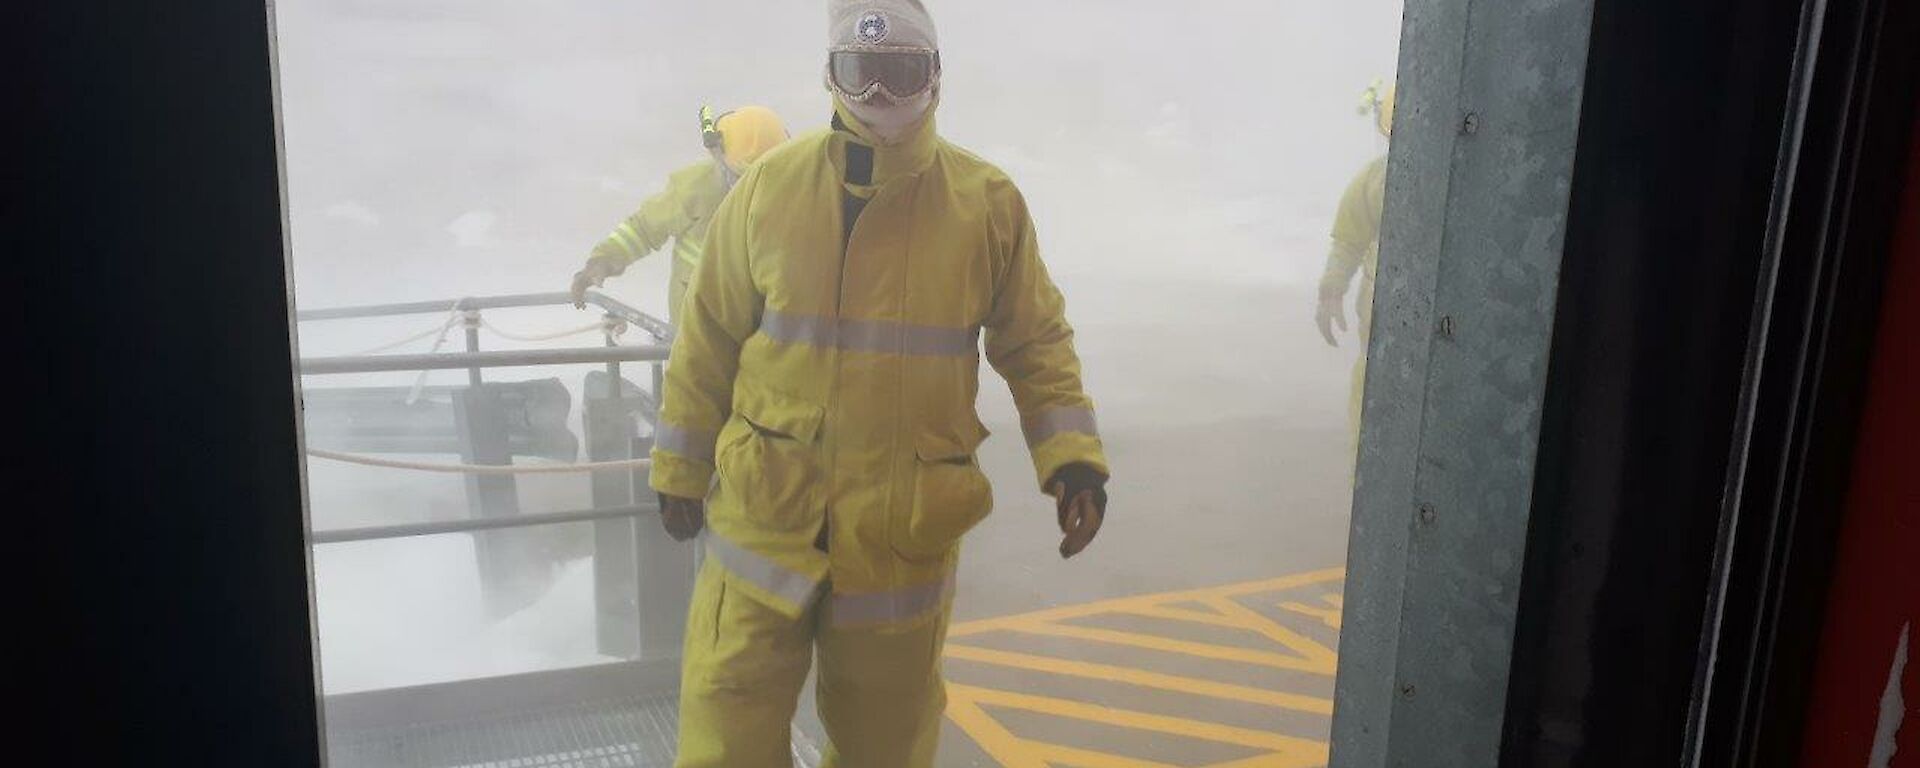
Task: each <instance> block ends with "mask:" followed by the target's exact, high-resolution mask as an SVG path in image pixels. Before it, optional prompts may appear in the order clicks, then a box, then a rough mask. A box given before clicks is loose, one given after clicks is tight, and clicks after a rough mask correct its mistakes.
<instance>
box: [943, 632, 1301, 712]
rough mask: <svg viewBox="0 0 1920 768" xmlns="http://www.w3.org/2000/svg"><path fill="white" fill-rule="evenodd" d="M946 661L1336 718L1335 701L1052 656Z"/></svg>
mask: <svg viewBox="0 0 1920 768" xmlns="http://www.w3.org/2000/svg"><path fill="white" fill-rule="evenodd" d="M946 655H947V658H950V659H963V660H966V661H977V662H980V663H983V664H994V665H998V666H1002V667H1012V668H1014V669H1024V670H1029V671H1033V672H1047V673H1051V674H1056V675H1067V676H1070V677H1082V678H1087V679H1090V680H1112V681H1115V682H1121V683H1127V684H1129V685H1138V686H1141V687H1145V688H1155V689H1159V690H1162V691H1173V692H1175V693H1188V694H1193V695H1195V696H1205V697H1208V698H1214V699H1227V700H1230V701H1241V702H1246V703H1249V704H1262V705H1266V706H1270V707H1279V708H1281V709H1289V710H1293V711H1296V712H1307V713H1311V714H1316V715H1331V714H1333V701H1332V700H1331V699H1323V698H1320V697H1317V696H1303V695H1301V694H1297V693H1285V692H1282V691H1269V690H1263V689H1260V688H1253V687H1249V686H1244V685H1233V684H1231V683H1221V682H1216V681H1213V680H1202V679H1199V678H1195V677H1183V676H1180V675H1167V674H1161V673H1158V672H1148V671H1145V670H1140V669H1131V668H1128V667H1116V666H1111V665H1107V664H1094V663H1091V662H1085V661H1070V660H1067V659H1057V658H1053V657H1049V656H1036V655H1033V654H1027V653H1015V652H1012V651H1000V650H994V649H991V648H976V647H974V646H971V645H951V644H950V645H948V646H947V653H946Z"/></svg>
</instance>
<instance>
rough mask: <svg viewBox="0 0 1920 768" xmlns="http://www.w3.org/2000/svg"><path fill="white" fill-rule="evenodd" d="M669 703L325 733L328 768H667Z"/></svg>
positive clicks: (672, 726) (671, 722)
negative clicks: (330, 767) (326, 735)
mask: <svg viewBox="0 0 1920 768" xmlns="http://www.w3.org/2000/svg"><path fill="white" fill-rule="evenodd" d="M678 726H679V717H678V715H677V714H676V712H675V706H674V697H672V696H662V697H651V698H627V699H617V700H614V701H608V702H599V703H590V704H579V705H573V706H567V707H560V708H555V709H548V710H541V711H534V712H526V713H518V714H514V715H511V716H507V717H498V718H489V719H480V720H469V721H464V722H452V723H435V724H432V725H414V726H398V727H394V728H389V729H381V730H371V731H357V732H348V733H330V734H329V735H328V736H329V738H328V748H327V751H328V757H329V758H330V760H329V762H330V764H331V765H332V766H333V768H668V766H670V765H672V764H673V751H674V734H675V732H676V730H677V729H678Z"/></svg>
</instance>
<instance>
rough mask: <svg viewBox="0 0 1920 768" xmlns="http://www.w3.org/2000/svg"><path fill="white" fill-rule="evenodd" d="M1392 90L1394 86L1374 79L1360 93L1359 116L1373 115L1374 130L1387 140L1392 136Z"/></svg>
mask: <svg viewBox="0 0 1920 768" xmlns="http://www.w3.org/2000/svg"><path fill="white" fill-rule="evenodd" d="M1394 89H1395V86H1394V85H1390V84H1383V83H1382V82H1381V81H1380V80H1378V79H1376V80H1374V81H1373V82H1372V83H1370V84H1368V85H1367V89H1366V90H1365V91H1362V92H1361V93H1360V107H1359V112H1360V114H1362V115H1368V114H1370V115H1373V127H1374V130H1377V131H1379V132H1380V135H1382V136H1386V137H1389V138H1391V137H1392V136H1393V92H1394Z"/></svg>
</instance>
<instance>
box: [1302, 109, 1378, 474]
mask: <svg viewBox="0 0 1920 768" xmlns="http://www.w3.org/2000/svg"><path fill="white" fill-rule="evenodd" d="M1393 95H1394V88H1393V86H1391V85H1389V86H1387V87H1386V88H1385V89H1384V90H1383V89H1382V88H1381V87H1380V84H1379V82H1378V81H1376V82H1375V83H1374V84H1373V86H1371V87H1369V88H1368V89H1367V91H1366V93H1365V95H1364V96H1362V101H1361V107H1360V108H1361V110H1362V113H1363V114H1371V115H1372V116H1373V123H1374V127H1375V128H1376V129H1377V130H1379V131H1380V135H1381V136H1385V137H1389V138H1390V137H1392V135H1393ZM1386 196H1387V154H1386V153H1385V152H1382V153H1380V156H1379V157H1376V158H1374V159H1373V161H1372V162H1369V163H1367V165H1366V167H1364V168H1361V169H1360V172H1359V173H1358V174H1355V175H1354V177H1353V181H1350V182H1348V183H1347V191H1346V192H1345V193H1344V194H1342V195H1341V196H1340V209H1339V211H1337V212H1336V213H1335V214H1334V216H1333V244H1332V246H1331V247H1330V248H1328V249H1327V268H1326V271H1325V272H1324V273H1322V275H1321V277H1320V301H1319V304H1318V305H1317V306H1316V307H1315V309H1314V313H1313V320H1314V324H1316V325H1318V326H1319V327H1320V335H1321V337H1323V338H1325V339H1326V340H1327V344H1329V345H1332V346H1338V345H1339V341H1338V340H1337V339H1336V338H1335V337H1334V333H1333V329H1334V328H1335V327H1336V326H1337V327H1338V328H1339V329H1340V330H1341V331H1346V330H1347V312H1346V302H1347V287H1348V286H1349V285H1351V284H1352V283H1353V275H1354V273H1356V272H1358V273H1359V274H1360V290H1359V291H1358V293H1359V298H1358V301H1357V307H1356V311H1355V314H1356V316H1357V317H1358V319H1359V321H1360V323H1359V328H1357V329H1356V331H1357V334H1356V335H1357V336H1358V337H1359V339H1360V351H1361V354H1360V360H1359V361H1358V362H1356V363H1354V365H1353V388H1352V391H1351V393H1350V394H1349V395H1348V398H1347V420H1348V426H1350V427H1351V428H1352V430H1353V435H1354V438H1355V441H1356V443H1357V442H1358V439H1359V435H1360V396H1361V391H1362V389H1364V386H1365V384H1366V380H1367V356H1366V346H1367V335H1368V331H1369V330H1371V328H1372V326H1373V279H1374V274H1375V273H1376V272H1377V271H1378V270H1379V268H1380V211H1381V207H1382V205H1383V203H1384V202H1385V200H1386Z"/></svg>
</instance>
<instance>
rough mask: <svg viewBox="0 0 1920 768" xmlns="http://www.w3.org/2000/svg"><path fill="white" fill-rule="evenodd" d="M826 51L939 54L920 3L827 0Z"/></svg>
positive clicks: (930, 23) (917, 0)
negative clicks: (894, 51) (890, 50)
mask: <svg viewBox="0 0 1920 768" xmlns="http://www.w3.org/2000/svg"><path fill="white" fill-rule="evenodd" d="M827 49H828V50H832V51H847V50H870V51H884V50H889V49H893V50H928V51H937V50H940V38H939V36H938V35H936V34H934V31H933V17H932V16H929V15H927V7H926V6H925V5H922V4H921V3H920V0H827Z"/></svg>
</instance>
